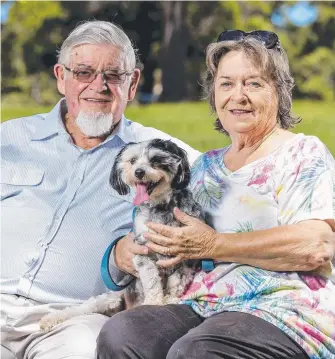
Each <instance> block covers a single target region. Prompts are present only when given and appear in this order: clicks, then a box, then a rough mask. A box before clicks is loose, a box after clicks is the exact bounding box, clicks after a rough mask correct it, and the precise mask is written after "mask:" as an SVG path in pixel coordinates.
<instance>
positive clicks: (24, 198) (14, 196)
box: [0, 164, 44, 207]
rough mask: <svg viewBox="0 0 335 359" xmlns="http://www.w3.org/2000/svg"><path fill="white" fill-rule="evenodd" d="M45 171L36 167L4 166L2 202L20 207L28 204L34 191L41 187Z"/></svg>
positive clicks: (0, 190) (0, 192)
mask: <svg viewBox="0 0 335 359" xmlns="http://www.w3.org/2000/svg"><path fill="white" fill-rule="evenodd" d="M43 177H44V170H42V169H40V168H36V167H31V166H26V165H21V164H20V165H18V166H8V165H7V166H3V168H2V171H1V180H0V181H1V183H0V185H1V189H0V194H1V201H4V202H3V205H6V204H9V201H10V202H11V205H15V206H18V207H21V206H24V205H26V204H28V203H29V202H30V201H29V199H31V198H32V191H33V190H34V189H36V187H37V186H39V185H41V183H42V181H43Z"/></svg>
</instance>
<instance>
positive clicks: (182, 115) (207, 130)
mask: <svg viewBox="0 0 335 359" xmlns="http://www.w3.org/2000/svg"><path fill="white" fill-rule="evenodd" d="M293 108H294V113H295V114H296V115H299V116H301V117H302V119H303V121H302V122H301V123H300V124H299V125H297V127H296V128H295V129H294V132H296V133H298V132H303V133H305V134H309V135H315V136H317V137H319V138H320V139H321V141H323V142H324V143H325V144H326V145H327V147H328V148H329V149H330V151H331V153H332V154H333V155H334V154H335V130H334V123H335V121H334V120H335V114H334V104H332V103H330V102H329V103H327V102H316V101H311V100H304V101H295V102H294V106H293ZM49 110H50V108H43V107H17V108H9V107H6V106H5V105H4V106H3V107H2V108H1V119H2V121H6V120H9V119H12V118H18V117H23V116H29V115H32V114H36V113H43V112H48V111H49ZM126 116H127V117H128V118H129V119H132V120H133V121H136V122H139V123H142V124H143V125H145V126H151V127H155V128H157V129H159V130H161V131H164V132H167V133H169V134H170V135H172V136H175V137H178V138H180V139H181V140H183V141H185V142H187V143H188V144H190V145H191V146H193V147H194V148H197V149H198V150H200V151H206V150H209V149H211V148H219V147H223V146H225V145H226V144H228V143H229V138H227V137H226V136H224V135H222V134H219V133H218V132H216V131H214V130H213V121H214V116H210V114H209V107H208V105H207V103H205V102H192V103H191V102H185V103H175V104H174V103H170V104H154V105H149V106H130V107H129V108H128V109H127V111H126Z"/></svg>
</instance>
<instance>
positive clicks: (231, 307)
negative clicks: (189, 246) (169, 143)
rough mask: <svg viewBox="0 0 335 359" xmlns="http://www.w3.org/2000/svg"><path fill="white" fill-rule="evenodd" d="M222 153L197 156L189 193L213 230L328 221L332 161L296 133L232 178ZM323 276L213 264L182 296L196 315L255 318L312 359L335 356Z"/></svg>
mask: <svg viewBox="0 0 335 359" xmlns="http://www.w3.org/2000/svg"><path fill="white" fill-rule="evenodd" d="M228 148H229V147H225V148H223V149H219V150H212V151H209V152H207V153H205V154H203V155H202V156H201V157H200V158H199V159H198V160H197V161H196V162H195V164H194V166H193V170H192V183H191V190H192V192H193V193H194V197H195V200H197V201H198V202H199V203H200V204H201V205H202V206H203V207H204V209H205V212H206V215H207V223H209V224H210V225H211V226H212V227H213V228H215V229H216V231H218V232H221V233H222V232H224V233H237V232H249V231H257V230H263V229H269V228H273V227H277V226H281V225H288V224H295V223H298V222H301V221H304V220H309V219H320V220H324V219H334V217H335V215H334V213H335V208H334V205H335V188H334V187H335V161H334V158H333V157H332V155H331V154H330V153H329V151H328V150H327V148H326V147H325V146H324V144H322V142H321V141H320V140H319V139H318V138H316V137H313V136H305V135H303V134H298V135H295V136H293V137H292V138H291V139H289V140H288V141H287V142H285V143H284V144H283V145H281V146H280V147H279V148H278V149H277V150H275V151H274V152H273V153H271V154H270V155H269V156H267V157H265V158H261V159H259V160H257V161H254V162H252V163H250V164H248V165H246V166H244V167H242V168H240V169H239V170H237V171H235V172H230V171H229V170H228V169H227V168H226V167H225V164H224V162H223V155H224V153H225V152H226V151H227V149H228ZM329 268H330V269H329V271H328V272H327V271H325V272H323V273H318V274H312V273H311V272H272V271H268V270H264V269H260V268H255V267H251V266H248V265H241V264H238V263H224V262H216V263H215V269H214V270H213V271H212V272H209V273H205V272H203V271H199V272H198V273H197V274H196V276H195V279H194V282H193V284H192V285H191V286H190V287H189V288H188V290H187V291H186V293H185V294H184V296H183V298H182V303H184V304H188V305H190V306H192V308H193V310H194V311H195V312H197V313H198V314H199V315H201V316H203V317H210V316H211V315H213V314H216V313H218V312H222V311H239V312H245V313H249V314H253V315H256V316H258V317H260V318H262V319H264V320H266V321H268V322H270V323H272V324H274V325H276V326H277V327H279V328H280V329H282V330H283V331H284V332H285V333H287V334H288V335H289V336H290V337H292V338H293V339H294V340H295V341H296V342H297V343H298V344H300V346H301V347H302V348H304V350H305V351H306V353H307V354H308V355H309V357H310V358H313V359H314V358H315V359H320V358H322V359H331V358H335V285H334V284H333V283H332V281H331V280H330V278H331V265H330V266H329Z"/></svg>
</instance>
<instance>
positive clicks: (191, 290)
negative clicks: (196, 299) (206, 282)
mask: <svg viewBox="0 0 335 359" xmlns="http://www.w3.org/2000/svg"><path fill="white" fill-rule="evenodd" d="M200 288H201V283H199V282H193V283H192V284H191V285H190V286H189V287H188V288H187V289H186V291H185V292H184V294H183V296H189V295H191V294H193V293H196V292H197V291H198V290H199V289H200Z"/></svg>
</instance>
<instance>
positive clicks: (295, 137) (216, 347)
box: [98, 30, 335, 359]
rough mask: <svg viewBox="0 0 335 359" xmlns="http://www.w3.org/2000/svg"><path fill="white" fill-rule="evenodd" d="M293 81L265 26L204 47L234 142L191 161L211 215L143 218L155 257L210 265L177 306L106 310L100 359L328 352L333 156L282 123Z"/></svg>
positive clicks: (334, 290) (197, 192) (331, 341)
mask: <svg viewBox="0 0 335 359" xmlns="http://www.w3.org/2000/svg"><path fill="white" fill-rule="evenodd" d="M292 88H293V79H292V77H291V75H290V71H289V66H288V61H287V57H286V54H285V51H284V50H283V48H282V46H281V45H280V42H279V39H278V37H277V35H276V34H274V33H272V32H267V31H253V32H249V33H245V32H243V31H239V30H232V31H225V32H223V33H222V34H220V36H219V39H218V42H217V43H213V44H211V45H210V46H209V47H208V49H207V81H206V89H207V92H208V98H209V102H210V105H211V107H212V109H213V110H214V111H215V113H216V115H217V120H216V128H217V129H218V130H219V131H220V132H223V133H225V134H228V135H229V136H230V138H231V145H230V146H227V147H225V148H221V149H216V150H211V151H209V152H206V153H205V154H203V155H202V156H201V157H200V158H199V159H198V160H197V162H196V163H195V165H194V167H193V170H192V183H191V189H192V192H193V193H194V197H195V199H196V200H197V201H198V202H199V203H200V204H201V205H202V206H203V208H204V210H205V212H206V222H207V224H204V223H202V222H200V221H199V220H197V219H194V218H192V217H189V216H187V215H186V214H184V213H182V212H181V211H180V210H178V209H176V210H175V216H176V217H177V219H179V220H180V222H182V223H183V224H184V225H185V226H184V227H182V228H170V227H167V226H163V225H158V224H153V223H148V227H149V228H150V230H151V231H150V232H148V233H146V238H147V239H148V244H147V247H148V248H150V250H153V251H156V252H159V253H162V254H170V255H171V256H172V257H171V259H168V260H165V261H161V262H159V264H160V265H161V266H164V267H168V266H171V265H173V264H176V263H178V262H180V261H183V260H185V259H199V258H200V259H201V258H212V259H213V268H212V270H211V268H209V267H208V264H211V262H208V261H206V262H204V264H206V266H204V267H203V269H205V270H199V272H197V274H196V276H195V279H194V281H193V284H192V285H191V286H190V287H189V288H188V289H187V290H186V292H185V293H184V295H183V297H182V300H181V302H180V304H176V305H166V306H161V307H159V306H142V307H137V308H133V309H131V310H128V311H124V312H122V313H119V314H117V315H115V316H114V317H113V318H111V319H110V320H109V321H108V322H107V323H106V324H105V326H104V327H103V329H102V332H101V333H100V336H99V338H98V358H100V359H102V358H117V359H124V358H129V359H130V358H134V359H135V358H143V359H163V358H168V359H175V358H180V359H181V358H183V359H206V358H210V359H215V358H232V359H233V358H252V359H256V358H262V359H266V358H287V359H288V358H291V359H293V358H295V359H298V358H299V359H300V358H301V359H302V358H315V359H316V358H318V359H319V358H323V359H330V358H335V286H334V284H333V283H332V282H331V280H330V279H329V278H330V276H331V264H330V261H331V259H332V257H333V255H334V235H333V230H335V223H334V182H335V180H334V172H335V164H334V159H333V157H332V156H331V154H330V153H329V151H328V150H327V148H326V147H325V145H324V144H323V143H322V142H321V141H320V140H319V139H318V138H316V137H314V136H305V135H304V134H302V133H299V134H293V133H291V132H290V131H289V129H290V128H291V127H293V125H294V124H295V123H297V122H298V119H296V118H294V117H293V116H292V115H291V104H292V98H291V91H292ZM320 120H322V119H320ZM118 251H119V252H118ZM122 256H126V255H125V254H122V248H121V247H120V249H119V250H118V249H116V258H118V261H117V263H119V268H120V269H121V270H123V271H125V270H126V268H127V266H126V264H125V263H126V260H122ZM128 265H129V264H128Z"/></svg>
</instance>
